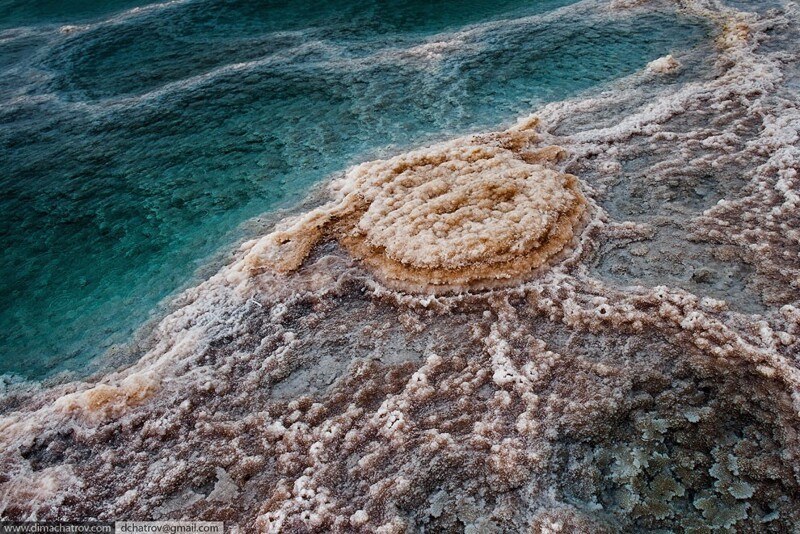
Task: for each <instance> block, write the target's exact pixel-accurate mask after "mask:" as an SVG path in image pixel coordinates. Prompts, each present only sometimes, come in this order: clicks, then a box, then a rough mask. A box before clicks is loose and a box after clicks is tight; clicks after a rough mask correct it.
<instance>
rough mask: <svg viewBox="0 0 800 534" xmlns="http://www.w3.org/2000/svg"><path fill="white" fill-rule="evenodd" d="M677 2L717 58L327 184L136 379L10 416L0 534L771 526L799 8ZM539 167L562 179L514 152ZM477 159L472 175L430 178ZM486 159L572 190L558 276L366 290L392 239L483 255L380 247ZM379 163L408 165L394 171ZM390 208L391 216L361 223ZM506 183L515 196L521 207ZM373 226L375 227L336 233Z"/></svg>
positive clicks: (790, 230)
mask: <svg viewBox="0 0 800 534" xmlns="http://www.w3.org/2000/svg"><path fill="white" fill-rule="evenodd" d="M615 4H617V7H618V9H620V10H624V9H640V8H642V9H643V7H637V5H638V4H640V3H638V2H615ZM644 4H648V5H650V4H652V2H650V3H644ZM682 5H683V6H684V8H685V9H686V10H687V12H689V13H690V14H691V13H694V14H698V15H701V16H707V17H708V18H709V20H712V21H714V22H715V23H716V24H718V30H719V33H720V35H721V36H726V35H728V34H729V32H731V31H734V33H735V35H734V37H735V38H733V37H732V38H728V37H724V38H722V39H717V40H716V43H715V44H711V45H710V46H709V48H707V49H703V50H700V51H698V53H697V55H696V56H693V55H692V54H685V55H680V56H678V57H677V59H678V60H679V61H680V63H681V64H682V65H683V67H682V69H681V73H680V74H678V75H676V76H675V77H672V76H653V75H652V74H649V73H646V72H642V73H639V74H637V75H634V76H632V77H631V78H630V79H628V80H626V81H625V83H624V85H622V86H621V87H618V88H616V89H617V90H616V91H615V92H611V93H609V94H601V95H596V96H595V97H593V98H584V99H580V100H575V101H568V102H560V103H555V104H552V105H548V106H546V107H544V108H543V109H541V110H539V112H538V115H539V116H540V117H541V124H540V125H539V126H538V129H537V132H538V133H537V134H536V138H535V139H534V138H533V137H532V134H533V132H532V130H531V128H530V127H528V126H526V125H525V123H523V124H522V125H521V128H517V129H515V130H511V131H509V132H505V133H501V134H488V135H485V136H477V137H474V138H466V139H461V140H457V141H455V142H453V143H449V144H445V145H440V146H439V147H435V148H434V149H431V150H429V151H426V152H427V153H429V154H438V156H437V157H439V158H440V159H441V162H440V163H438V164H436V165H434V164H433V163H431V162H429V163H426V164H422V163H420V162H421V161H422V160H421V158H423V155H422V154H423V153H422V152H416V153H411V154H407V155H404V156H400V157H398V158H394V159H390V160H386V161H383V162H375V163H371V164H367V165H366V166H364V167H361V168H360V169H361V171H364V173H363V174H360V175H359V174H358V173H359V172H361V171H351V172H350V173H349V174H348V176H346V177H345V179H344V180H340V181H339V182H337V183H336V184H335V185H334V191H335V193H334V200H333V201H332V202H331V203H330V204H328V205H326V206H323V207H322V208H320V209H317V210H312V211H310V212H309V213H308V214H306V215H302V216H299V217H296V218H293V219H291V220H287V221H285V222H284V223H282V224H281V225H279V228H278V229H277V230H276V231H275V232H273V233H272V234H270V236H268V238H265V239H262V240H259V241H256V242H251V243H247V244H246V245H245V246H244V247H243V249H242V250H241V251H240V252H239V254H238V256H237V258H236V260H235V261H234V262H233V263H232V264H231V265H229V266H228V267H225V268H224V269H222V270H221V271H220V272H219V273H218V274H217V275H215V276H214V277H212V278H211V279H210V280H208V281H206V282H205V283H203V284H202V285H200V286H198V287H196V288H192V289H190V290H188V291H186V292H185V293H184V294H183V295H182V296H181V297H180V300H179V301H178V302H177V303H176V309H175V311H174V312H173V313H171V314H170V315H169V316H167V317H166V318H165V319H164V320H163V321H162V322H161V323H160V325H159V326H158V328H157V329H156V332H155V333H154V334H153V339H152V349H150V350H149V351H148V352H147V353H146V354H145V355H144V356H143V357H142V358H141V360H140V361H138V362H137V363H136V364H135V365H133V366H131V367H130V368H127V369H123V370H120V371H118V372H116V373H112V374H110V375H108V376H105V377H103V378H102V379H100V380H98V382H97V383H81V382H73V383H68V384H63V385H60V386H57V387H51V388H42V389H41V390H35V389H33V390H31V391H26V390H24V389H19V390H16V391H14V390H12V391H11V392H10V393H8V394H7V395H6V397H4V398H3V399H2V400H1V401H0V411H1V413H2V415H0V444H2V446H0V465H1V466H2V469H0V517H2V518H3V519H34V518H36V519H52V520H55V519H62V520H63V519H86V518H97V519H104V520H105V519H107V520H114V519H120V518H127V519H142V520H145V519H200V520H216V521H225V522H226V529H227V531H233V532H275V533H283V532H364V533H405V532H472V533H475V532H533V533H554V532H569V533H573V532H575V533H604V532H608V533H613V532H653V531H655V532H691V533H711V532H758V533H761V532H775V533H785V532H794V531H795V530H796V525H798V524H800V356H799V355H800V288H798V284H797V280H800V263H798V261H797V259H798V258H800V240H798V236H797V231H796V229H797V228H798V225H800V221H798V217H797V209H796V206H797V202H798V199H799V198H800V196H799V195H800V193H798V191H800V178H799V176H800V174H798V170H800V146H798V142H799V141H798V140H800V111H799V110H800V96H799V95H798V90H797V88H798V87H800V83H798V82H800V65H799V64H798V60H797V58H798V57H800V54H796V53H794V54H788V53H787V50H789V51H794V52H796V51H797V46H798V43H800V34H799V32H798V28H800V12H798V10H797V7H796V6H795V5H794V4H787V5H786V6H785V7H783V8H782V9H776V10H765V12H764V13H763V14H760V15H756V14H751V15H745V14H741V13H734V12H732V11H730V10H728V9H727V8H725V7H724V6H722V5H720V4H717V3H714V2H712V1H703V2H700V3H691V2H684V3H682ZM744 27H746V28H748V30H747V31H743V30H742V28H744ZM737 28H738V30H737ZM732 29H733V30H732ZM712 47H714V48H712ZM708 57H711V58H713V59H714V64H713V65H707V64H706V62H707V59H708ZM698 64H699V65H701V66H702V67H703V68H702V69H698V68H697V66H698ZM708 69H710V71H709V70H708ZM698 70H699V72H698ZM682 77H686V78H685V79H684V78H682ZM552 146H563V147H564V148H565V149H567V150H569V152H570V154H571V156H570V157H569V159H566V160H562V159H561V157H562V156H563V153H562V152H560V151H559V150H557V149H548V150H547V151H544V152H534V151H535V150H538V149H539V148H538V147H552ZM474 150H479V151H483V152H481V153H487V154H491V157H487V158H485V160H486V161H483V160H476V161H474V162H472V163H470V162H468V161H467V162H462V161H461V160H459V157H460V156H459V157H457V156H456V155H459V154H469V153H471V152H472V151H474ZM495 158H498V160H497V163H501V165H500V166H499V168H501V169H503V171H502V172H503V173H509V175H513V172H514V171H513V169H515V168H517V167H519V168H524V169H525V170H526V171H525V172H526V176H531V174H530V173H531V172H533V171H532V168H535V169H540V170H537V171H536V172H537V173H538V172H541V173H549V172H553V174H548V176H550V178H544V179H543V180H541V181H539V182H535V183H533V185H531V187H534V189H533V190H538V189H535V188H538V187H543V186H545V185H546V184H548V183H549V184H551V186H548V187H552V188H553V189H552V191H553V195H552V196H551V198H561V199H563V201H564V202H565V203H569V202H570V200H569V198H571V197H570V191H571V189H570V187H569V185H568V184H569V179H568V178H567V179H564V178H563V177H565V176H567V175H568V173H574V174H575V175H578V176H580V177H581V180H582V187H584V188H585V189H584V191H587V192H591V195H590V196H591V202H592V205H591V211H592V217H591V219H590V220H588V221H586V222H585V223H581V224H585V226H583V227H581V231H580V234H579V235H578V236H575V237H577V239H575V238H573V242H572V243H571V245H573V246H574V251H575V253H574V254H570V255H569V257H567V258H564V259H563V260H561V261H553V259H554V257H550V258H548V259H547V260H546V264H547V266H548V268H547V269H544V270H542V271H541V272H540V273H539V276H533V277H527V276H525V277H521V278H520V279H519V280H508V282H509V284H508V285H503V286H502V287H486V288H485V290H484V291H465V292H459V291H443V292H434V294H420V293H417V292H409V291H406V290H405V288H404V287H400V289H403V290H397V289H395V288H394V287H393V286H392V284H390V283H387V282H386V280H387V279H388V278H385V277H386V275H384V274H383V273H384V270H385V269H386V266H385V265H383V264H381V265H372V264H370V263H369V262H370V261H376V260H373V259H372V258H373V256H372V255H373V254H376V253H377V252H376V250H375V249H376V248H377V245H382V244H381V243H380V241H379V240H380V239H387V240H388V239H389V238H393V237H394V236H395V235H398V234H401V235H405V237H406V240H407V242H408V243H411V244H400V243H402V241H398V242H397V243H395V244H394V247H395V248H392V250H391V251H390V252H385V251H380V258H381V259H380V261H381V262H384V263H386V262H387V260H386V259H385V258H389V254H391V255H393V257H394V258H396V259H394V260H393V261H397V262H399V263H402V262H401V260H403V259H405V260H406V261H407V262H408V261H409V260H410V259H413V261H416V262H417V263H416V265H417V266H421V268H430V266H431V265H435V266H436V267H437V268H439V269H441V268H442V266H443V265H445V266H446V265H449V264H448V263H447V262H456V263H455V264H458V263H459V262H467V261H473V260H475V259H477V261H478V262H480V261H486V258H485V257H483V256H481V254H480V253H473V252H472V251H461V250H457V251H455V252H454V253H452V254H445V255H440V256H436V255H431V256H430V257H425V256H420V258H421V259H415V258H416V255H415V254H414V250H415V248H414V247H413V246H412V244H413V243H416V242H417V241H414V239H416V234H414V233H413V232H410V231H407V230H406V229H405V225H406V224H413V222H414V221H416V220H417V216H416V215H415V214H414V211H413V209H411V208H409V209H406V210H404V209H403V207H404V206H405V204H406V203H414V202H418V204H419V205H425V204H426V203H427V202H429V201H430V200H431V199H429V198H425V199H424V200H425V202H422V198H421V197H422V195H424V194H425V191H426V189H425V187H426V184H430V183H435V182H436V180H437V178H436V177H433V176H432V175H431V171H432V170H434V169H437V168H438V167H440V166H442V165H457V166H461V167H462V168H467V167H469V166H470V165H474V166H473V167H472V168H473V169H474V171H475V172H472V173H459V174H453V175H451V174H448V175H447V176H448V177H449V178H447V179H448V180H453V181H452V182H451V181H448V182H447V183H448V184H453V183H455V184H456V185H458V180H462V179H463V180H464V183H468V182H469V181H471V180H473V179H475V180H477V181H478V182H479V183H481V184H491V183H493V182H492V178H491V177H492V176H494V173H491V172H489V173H488V174H487V171H486V170H485V169H486V167H488V166H489V165H492V163H491V162H493V161H495ZM506 158H507V159H506ZM403 160H405V161H407V162H413V163H414V164H413V165H408V166H406V167H405V168H403V169H397V168H395V169H394V170H392V169H393V167H391V165H396V164H398V163H399V162H400V161H403ZM390 162H394V163H390ZM447 162H449V163H447ZM558 165H560V166H561V167H557V166H558ZM370 167H371V168H372V171H370V172H366V170H367V169H368V168H370ZM356 169H359V168H356ZM376 169H380V170H381V171H382V172H383V173H384V174H383V176H384V178H385V180H384V182H379V176H380V173H377V172H373V171H375V170H376ZM556 169H560V170H556ZM404 172H406V173H407V174H406V175H405V176H406V178H407V179H406V180H405V181H402V182H401V183H396V182H397V180H399V178H398V177H399V176H400V175H402V174H403V173H404ZM357 176H361V179H362V182H358V181H357V180H356V177H357ZM460 176H464V178H460ZM559 177H561V178H559ZM512 178H513V176H512ZM528 179H529V178H526V180H528ZM369 180H375V182H370V183H369V184H368V183H367V182H368V181H369ZM548 180H550V181H548ZM559 180H562V181H559ZM511 182H512V183H514V184H516V183H517V182H516V181H515V180H513V179H512V180H511ZM381 183H382V184H389V185H387V189H383V188H382V187H380V186H379V185H380V184H381ZM417 183H419V184H420V185H415V184H417ZM392 184H395V185H392ZM536 184H538V185H536ZM559 184H561V187H560V188H559ZM564 184H566V185H564ZM365 185H369V187H365ZM401 185H402V193H403V194H402V196H401V197H400V198H402V199H403V203H401V204H400V205H398V206H397V211H398V213H397V214H396V218H392V217H395V216H393V215H390V214H389V213H386V212H384V211H383V210H382V209H379V208H380V207H381V206H383V205H384V204H385V202H386V201H388V199H390V198H394V195H395V193H397V192H398V191H400V190H401V187H400V186H401ZM527 185H528V184H527V182H524V181H520V183H519V184H517V185H515V186H514V187H518V188H519V189H518V191H520V192H522V193H517V194H518V195H519V194H521V198H520V199H519V200H522V201H524V202H522V204H524V203H525V202H528V200H526V199H528V198H529V197H530V198H533V196H534V195H529V196H526V194H527V193H525V191H528V190H526V189H525V187H524V186H527ZM482 187H483V186H482ZM487 187H488V186H487ZM393 188H394V189H393ZM420 188H421V189H420ZM456 189H457V188H456ZM481 190H482V189H480V188H478V191H481ZM363 191H369V192H371V194H372V196H371V197H369V198H368V199H362V198H361V197H362V193H361V192H363ZM470 194H472V190H469V191H467V192H465V195H466V196H467V198H468V200H469V199H470V198H472V197H470V196H469V195H470ZM476 195H477V196H480V195H479V194H478V193H476ZM574 195H575V197H574V198H578V199H579V198H580V197H578V196H577V195H578V193H577V192H576V193H574ZM440 196H441V195H440ZM588 196H589V195H587V197H588ZM434 198H438V197H434ZM497 198H502V195H498V196H497ZM383 199H386V200H383ZM586 201H587V202H589V201H590V200H589V199H588V198H587V200H586ZM559 202H560V201H559ZM559 202H556V205H566V204H559ZM573 202H574V199H573ZM467 204H470V205H472V204H473V202H472V200H470V201H469V202H467ZM478 204H480V202H478ZM373 205H375V211H373V213H374V214H375V217H374V221H376V223H375V224H373V225H369V224H367V225H365V226H364V227H360V226H359V225H358V221H360V220H362V219H363V218H364V217H366V216H367V214H368V213H369V209H370V207H371V206H373ZM518 205H520V204H516V203H514V206H518ZM548 205H549V204H548ZM512 211H513V210H512ZM445 212H446V210H445ZM501 213H505V212H502V210H501ZM554 213H555V211H554V212H552V213H551V212H549V211H548V210H544V211H543V214H542V217H543V219H542V220H543V221H544V220H545V219H544V218H546V217H550V219H549V220H551V221H552V220H553V218H555V220H556V221H557V220H558V216H557V215H555V214H554ZM561 213H562V216H563V212H561ZM445 214H446V213H443V215H445ZM485 219H486V218H485V217H482V218H481V220H485ZM401 220H402V224H400V223H399V222H398V221H401ZM494 220H496V221H505V219H504V218H503V215H500V214H498V215H497V217H496V218H495V219H494ZM511 221H512V222H511V223H509V222H508V221H506V222H504V223H502V224H506V226H503V228H505V229H506V231H507V232H508V235H512V234H513V232H514V224H513V219H512V220H511ZM502 224H501V226H502ZM545 226H546V224H543V225H542V226H540V228H544V227H545ZM300 228H303V229H304V230H305V232H301V231H299V229H300ZM459 228H461V227H459ZM478 228H479V229H481V228H482V227H480V226H479V227H478ZM556 228H557V226H556ZM372 231H374V232H376V233H374V234H370V232H372ZM459 231H460V230H459ZM551 232H552V230H551ZM370 235H373V239H372V240H371V241H370V239H369V236H370ZM449 235H450V234H448V233H442V237H441V240H442V242H443V243H445V244H447V243H448V241H447V238H448V236H449ZM476 235H481V234H480V232H476ZM547 235H548V236H549V235H550V234H547ZM379 236H387V237H379ZM419 239H420V242H423V243H424V239H426V238H425V237H424V236H423V237H420V238H419ZM459 239H461V235H460V234H454V235H453V242H457V241H458V240H459ZM492 246H497V247H502V245H494V244H492ZM359 247H361V248H359ZM570 248H572V247H570ZM565 249H566V247H565ZM387 250H388V247H387ZM498 250H501V249H498ZM528 250H534V248H530V249H528ZM409 254H410V255H409ZM425 262H428V263H425ZM404 265H406V264H404ZM408 265H411V263H408ZM405 268H408V267H405ZM416 268H420V267H416ZM403 283H404V284H406V285H408V284H409V282H408V280H407V279H403ZM470 283H472V282H470Z"/></svg>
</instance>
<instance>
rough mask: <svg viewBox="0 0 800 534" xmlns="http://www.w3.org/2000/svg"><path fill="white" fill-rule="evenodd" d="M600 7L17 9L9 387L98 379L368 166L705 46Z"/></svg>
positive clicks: (10, 151)
mask: <svg viewBox="0 0 800 534" xmlns="http://www.w3.org/2000/svg"><path fill="white" fill-rule="evenodd" d="M592 5H593V4H591V3H587V2H581V3H572V2H569V1H566V0H549V1H536V2H522V1H501V2H497V1H493V2H488V1H472V2H469V4H468V5H464V4H459V6H458V8H454V6H453V4H452V3H448V2H404V3H400V2H369V1H353V2H344V1H335V2H326V3H324V4H321V5H318V6H314V7H310V6H309V4H307V3H302V2H263V3H258V4H253V3H252V2H244V1H224V2H223V1H173V2H167V3H164V4H158V5H146V4H145V3H143V2H125V1H120V2H113V3H109V2H102V3H101V2H91V1H88V0H85V1H81V2H79V3H70V4H69V7H65V6H66V5H65V4H62V3H55V2H48V3H36V5H35V6H34V5H32V4H31V3H30V2H21V1H3V2H1V3H0V124H1V125H2V126H0V146H2V149H1V150H2V154H3V157H2V158H0V187H1V188H2V189H1V191H2V194H1V195H0V246H2V248H3V251H4V253H3V257H2V261H0V299H2V303H3V306H2V311H1V312H0V332H2V341H0V374H2V373H11V374H15V375H21V376H23V377H26V378H33V379H37V378H42V377H45V376H51V375H53V374H55V373H58V372H63V371H70V372H77V373H78V374H82V373H86V372H89V371H91V369H92V368H93V367H92V365H94V363H92V362H93V359H94V358H95V357H97V356H98V355H101V354H103V353H104V352H106V351H108V350H109V349H110V348H112V347H114V346H115V345H119V344H124V343H126V342H127V341H129V340H130V339H131V336H132V335H133V333H134V331H135V330H136V329H137V328H139V327H140V326H141V325H142V324H144V323H145V322H146V321H147V320H148V318H153V317H155V316H157V315H158V314H159V310H160V307H159V304H160V303H163V302H165V299H167V298H168V297H169V296H170V295H173V294H175V292H176V291H177V290H179V289H181V288H184V287H186V286H187V285H188V284H191V283H195V282H196V281H197V280H198V278H199V276H200V275H199V274H198V272H199V270H201V269H202V268H203V267H204V266H207V265H208V264H209V262H211V261H212V258H215V257H216V258H217V261H220V260H219V258H221V257H223V256H225V257H227V256H226V254H227V253H229V252H232V251H233V250H234V248H235V244H236V243H237V242H239V241H241V240H242V239H244V238H245V237H247V234H248V232H247V225H246V222H247V221H248V220H251V219H252V218H253V217H256V216H258V215H260V214H263V213H265V212H270V211H273V210H276V209H279V208H282V207H287V206H291V205H292V204H293V203H296V202H298V201H299V200H300V199H302V198H303V197H304V196H305V195H306V194H307V193H308V191H309V190H310V188H311V187H312V186H313V184H315V183H318V182H319V181H321V180H322V179H324V178H325V177H326V176H329V175H330V174H331V173H334V172H337V171H340V170H342V169H344V168H345V167H346V166H347V165H348V164H350V163H352V162H355V161H361V160H365V159H370V158H371V157H374V156H376V155H382V154H391V153H396V152H398V151H400V150H401V149H403V148H407V147H409V146H416V145H420V144H424V143H426V142H429V141H431V140H436V139H442V138H447V137H452V136H453V135H456V134H461V133H465V132H470V131H478V130H483V129H486V128H488V127H492V126H497V125H500V124H507V123H509V122H510V121H512V120H514V119H515V118H516V117H518V116H519V115H520V114H525V113H528V112H530V111H531V110H533V109H535V108H536V107H537V106H540V105H541V104H543V103H545V102H549V101H555V100H561V99H564V98H567V97H570V96H574V95H576V94H578V93H580V92H582V91H591V90H594V89H595V88H598V87H603V84H605V83H608V82H610V81H612V80H614V79H617V78H619V77H622V76H625V75H628V74H631V73H633V72H635V71H637V70H639V69H641V68H642V67H643V66H644V65H645V64H646V63H647V62H648V61H651V60H653V59H655V58H657V57H660V56H663V55H665V54H667V53H670V52H672V51H675V50H678V49H686V48H687V47H691V46H693V45H695V44H697V43H700V42H702V41H703V40H704V38H706V36H707V35H706V34H707V31H708V29H707V26H706V25H705V24H704V23H702V22H700V21H698V20H696V19H691V18H686V17H681V16H676V15H675V14H674V13H672V14H667V13H659V12H649V13H648V12H641V11H634V12H631V13H628V14H625V15H622V16H615V17H613V18H602V15H601V14H599V13H598V12H597V10H592ZM95 363H96V362H95Z"/></svg>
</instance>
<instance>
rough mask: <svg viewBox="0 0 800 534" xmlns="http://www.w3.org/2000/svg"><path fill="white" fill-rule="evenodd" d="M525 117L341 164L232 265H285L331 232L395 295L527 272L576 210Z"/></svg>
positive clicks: (569, 226)
mask: <svg viewBox="0 0 800 534" xmlns="http://www.w3.org/2000/svg"><path fill="white" fill-rule="evenodd" d="M536 123H537V120H536V119H535V118H534V119H527V120H526V121H523V122H522V123H520V125H518V126H516V127H514V128H511V129H509V130H506V131H504V132H495V133H492V134H486V135H482V136H473V137H470V138H462V139H456V140H454V141H451V142H449V143H443V144H441V145H437V146H435V147H431V148H426V149H421V150H416V151H413V152H408V153H405V154H401V155H399V156H396V157H394V158H391V159H387V160H378V161H371V162H368V163H363V164H361V165H358V166H356V167H353V168H352V169H350V170H349V171H348V172H347V174H346V175H345V177H344V178H343V179H341V180H338V181H336V182H334V183H333V184H332V186H333V192H334V195H335V200H334V201H333V202H331V203H329V204H326V205H325V206H322V207H320V208H317V209H315V210H312V211H311V212H309V213H307V214H305V215H303V216H300V217H297V218H293V219H290V220H287V221H285V222H284V223H283V224H281V225H279V227H278V228H277V229H276V230H275V231H274V232H272V233H271V234H269V235H268V236H265V237H264V238H262V239H261V240H259V241H258V242H257V243H255V244H253V245H252V246H251V247H250V251H249V253H248V254H247V256H246V258H245V261H244V262H243V265H244V266H245V267H246V268H247V269H249V270H250V271H253V270H255V271H259V270H261V269H264V268H269V269H272V270H275V271H278V272H290V271H293V270H295V269H297V268H298V267H300V265H302V263H303V261H304V260H305V258H306V257H308V255H309V254H310V252H311V250H312V249H313V248H314V246H316V244H317V243H318V242H319V241H320V240H321V239H323V238H325V237H332V238H334V239H336V240H337V241H339V243H341V244H342V245H343V246H344V247H345V248H346V249H347V250H348V251H349V252H350V253H351V254H352V255H353V256H354V257H355V258H356V259H358V260H360V261H361V262H362V264H364V265H365V266H366V267H367V268H369V269H370V270H371V271H372V272H373V273H374V274H375V276H376V278H378V279H380V280H381V281H382V282H384V283H385V284H387V285H389V286H391V287H394V288H397V289H402V290H405V291H414V292H447V291H454V290H465V289H467V290H472V289H485V288H490V287H497V286H500V285H507V284H509V283H514V282H517V281H519V280H521V279H524V278H526V277H529V276H531V274H532V273H533V272H535V271H536V270H537V269H539V268H540V267H542V266H543V265H544V264H545V263H547V262H549V261H552V260H554V259H555V257H556V256H558V255H559V253H561V252H562V251H564V250H565V248H569V245H570V243H571V242H572V240H573V237H574V235H575V232H576V231H577V229H578V226H579V225H580V224H581V222H582V220H583V215H584V212H585V210H586V199H585V198H584V196H583V195H582V194H581V191H580V188H579V187H578V179H577V178H576V177H575V176H572V175H571V174H564V173H561V172H558V171H556V170H554V169H552V168H549V167H548V165H551V164H553V163H556V162H558V161H560V160H561V159H562V158H563V157H564V156H565V151H564V150H563V149H561V148H559V147H556V146H540V145H539V144H538V141H539V139H538V136H537V135H536V133H535V132H534V128H535V126H536ZM233 270H234V271H236V269H233ZM237 272H238V271H237Z"/></svg>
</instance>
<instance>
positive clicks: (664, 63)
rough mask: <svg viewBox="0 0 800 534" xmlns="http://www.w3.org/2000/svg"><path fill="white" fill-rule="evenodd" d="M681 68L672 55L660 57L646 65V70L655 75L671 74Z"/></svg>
mask: <svg viewBox="0 0 800 534" xmlns="http://www.w3.org/2000/svg"><path fill="white" fill-rule="evenodd" d="M680 68H681V64H680V63H679V62H678V60H677V59H675V58H674V57H672V54H670V55H668V56H664V57H660V58H658V59H656V60H653V61H651V62H650V63H648V64H647V70H649V71H650V72H653V73H655V74H672V73H674V72H677V71H678V70H679V69H680Z"/></svg>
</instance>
